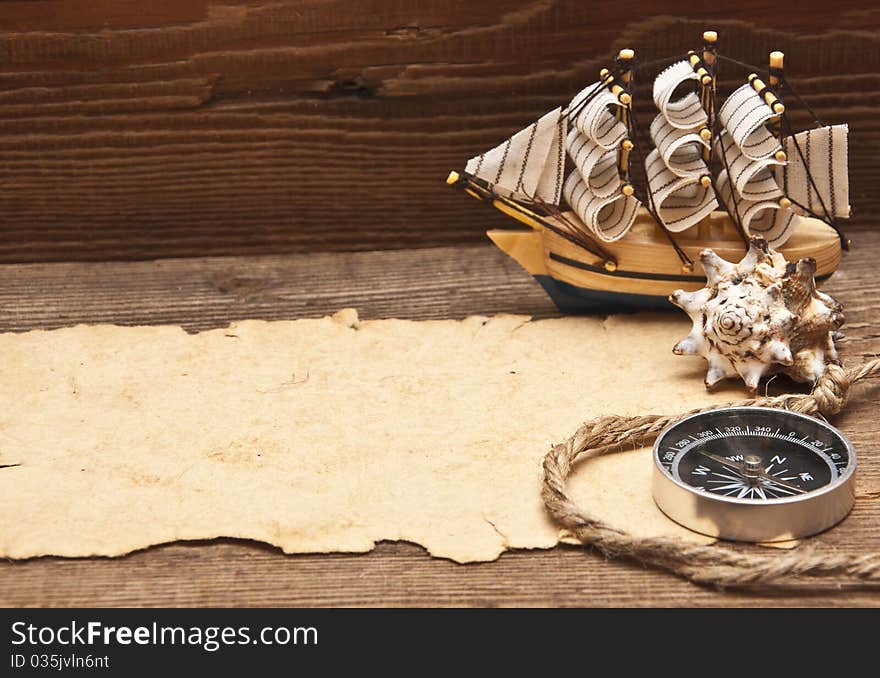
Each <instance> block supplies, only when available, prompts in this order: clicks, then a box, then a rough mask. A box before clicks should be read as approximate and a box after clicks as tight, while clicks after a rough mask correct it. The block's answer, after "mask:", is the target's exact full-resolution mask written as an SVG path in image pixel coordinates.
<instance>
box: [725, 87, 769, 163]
mask: <svg viewBox="0 0 880 678" xmlns="http://www.w3.org/2000/svg"><path fill="white" fill-rule="evenodd" d="M774 115H776V114H775V113H774V112H773V109H772V108H770V106H769V105H767V102H765V101H764V99H762V98H761V96H760V95H759V94H758V93H757V92H756V91H755V89H754V88H753V87H752V85H751V84H745V85H743V86H742V87H740V88H739V89H737V90H735V91H734V92H733V94H731V95H730V96H729V97H727V100H726V101H725V102H724V104H723V105H722V106H721V108H720V109H719V110H718V121H719V122H720V123H721V126H722V127H723V128H724V129H725V130H727V132H728V133H729V134H730V136H731V137H732V138H733V142H734V143H735V144H736V145H737V147H738V148H739V149H740V150H741V151H742V153H743V154H744V155H745V156H746V157H747V158H749V159H750V160H763V159H764V158H769V157H770V156H772V155H773V154H774V153H776V152H777V151H778V150H780V146H779V141H778V140H777V139H776V137H774V136H773V135H772V134H771V133H770V131H769V130H768V129H767V127H766V123H767V121H768V120H770V118H772V117H773V116H774Z"/></svg>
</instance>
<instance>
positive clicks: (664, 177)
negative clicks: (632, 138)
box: [645, 148, 718, 233]
mask: <svg viewBox="0 0 880 678" xmlns="http://www.w3.org/2000/svg"><path fill="white" fill-rule="evenodd" d="M700 162H701V163H702V165H703V167H704V168H705V167H706V163H705V162H703V159H702V157H700ZM645 171H646V172H647V174H648V185H649V186H650V187H651V194H652V196H653V200H654V209H655V210H656V212H657V216H658V217H659V218H660V220H661V221H662V222H663V225H664V226H666V228H667V229H669V230H670V231H672V232H673V233H678V232H680V231H684V230H686V229H688V228H691V227H692V226H694V225H696V224H697V223H698V222H699V221H700V219H702V218H704V217H707V216H708V215H709V214H711V212H712V210H714V209H715V208H716V207H717V206H718V201H717V200H715V193H714V192H713V191H712V186H711V184H709V185H708V186H704V185H703V184H702V183H701V181H700V177H699V176H696V177H695V176H687V177H680V176H677V175H675V174H674V173H673V172H672V171H671V170H670V169H669V167H668V166H667V165H666V163H665V161H664V160H663V157H662V156H661V155H660V152H659V151H658V150H657V149H656V148H655V149H654V150H653V151H651V152H650V153H649V154H648V157H647V158H646V159H645ZM704 171H705V172H708V170H704Z"/></svg>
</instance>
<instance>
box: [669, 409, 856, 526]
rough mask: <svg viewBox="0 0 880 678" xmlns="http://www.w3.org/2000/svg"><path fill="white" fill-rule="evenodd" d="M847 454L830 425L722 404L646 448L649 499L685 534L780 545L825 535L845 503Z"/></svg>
mask: <svg viewBox="0 0 880 678" xmlns="http://www.w3.org/2000/svg"><path fill="white" fill-rule="evenodd" d="M855 468H856V455H855V450H854V449H853V446H852V444H851V443H850V442H849V440H848V439H847V438H846V436H845V435H843V433H841V432H840V431H838V430H837V429H836V428H834V427H833V426H830V425H829V424H827V423H825V422H823V421H820V420H818V419H814V418H813V417H809V416H807V415H803V414H797V413H795V412H789V411H787V410H779V409H773V408H766V407H729V408H722V409H717V410H710V411H708V412H702V413H700V414H694V415H691V416H690V417H686V418H685V419H682V420H681V421H678V422H676V423H674V424H671V425H670V426H667V427H666V428H665V429H664V430H663V431H662V432H661V433H660V435H659V436H658V437H657V440H656V441H655V443H654V478H653V494H654V501H655V502H656V503H657V506H658V507H659V508H660V510H661V511H663V513H665V514H666V515H667V516H669V517H670V518H672V519H673V520H674V521H675V522H677V523H679V524H681V525H684V526H685V527H687V528H690V529H691V530H694V531H696V532H700V533H702V534H706V535H710V536H713V537H720V538H722V539H732V540H738V541H753V542H755V541H784V540H787V539H798V538H800V537H806V536H809V535H811V534H816V533H817V532H821V531H822V530H826V529H828V528H829V527H831V526H832V525H835V524H836V523H838V522H840V521H841V520H843V518H845V517H846V515H847V514H848V513H849V512H850V510H851V509H852V507H853V503H854V501H855V488H854V482H853V480H854V474H855Z"/></svg>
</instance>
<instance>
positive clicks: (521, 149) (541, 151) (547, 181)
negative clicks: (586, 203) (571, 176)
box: [465, 108, 567, 205]
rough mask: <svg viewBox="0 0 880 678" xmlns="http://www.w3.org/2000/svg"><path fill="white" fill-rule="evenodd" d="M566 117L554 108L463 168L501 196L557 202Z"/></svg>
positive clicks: (563, 167) (563, 160) (563, 157)
mask: <svg viewBox="0 0 880 678" xmlns="http://www.w3.org/2000/svg"><path fill="white" fill-rule="evenodd" d="M566 131H567V118H566V116H565V115H564V113H563V111H562V109H561V108H556V109H554V110H552V111H550V112H549V113H547V114H546V115H544V116H543V117H542V118H541V119H540V120H537V121H536V122H534V123H532V124H531V125H529V126H528V127H526V128H525V129H523V130H520V131H519V132H517V133H516V134H514V135H513V136H512V137H510V138H509V139H508V140H507V141H505V142H504V143H502V144H500V145H498V146H496V147H495V148H493V149H491V150H489V151H486V152H485V153H483V154H481V155H478V156H476V157H473V158H471V159H470V160H469V161H468V163H467V166H466V167H465V171H466V172H468V173H469V174H472V175H474V176H476V177H479V178H480V179H482V180H484V181H486V182H487V183H489V185H490V186H492V187H493V189H494V190H495V191H496V192H497V193H498V194H500V195H504V196H506V197H511V198H517V199H520V200H526V201H533V200H540V201H543V202H547V203H552V204H554V205H556V204H559V198H560V194H561V191H562V177H563V173H564V171H565V137H566Z"/></svg>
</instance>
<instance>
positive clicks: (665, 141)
mask: <svg viewBox="0 0 880 678" xmlns="http://www.w3.org/2000/svg"><path fill="white" fill-rule="evenodd" d="M697 81H698V76H697V74H696V73H695V72H694V69H693V67H692V66H691V65H690V64H689V63H688V62H687V61H680V62H677V63H675V64H673V65H672V66H670V67H669V68H667V69H666V70H664V71H663V72H662V73H660V75H658V76H657V78H656V79H655V80H654V92H653V94H654V103H655V104H656V105H657V108H658V109H659V110H660V114H659V115H657V117H655V118H654V121H653V122H652V123H651V139H652V140H653V142H654V146H655V148H654V150H653V151H651V153H649V154H648V157H647V158H645V172H646V174H647V177H648V186H649V189H650V192H651V195H652V198H653V203H654V210H655V212H656V215H657V218H658V219H660V221H661V222H663V225H664V226H665V227H666V228H667V229H668V230H670V231H672V232H679V231H684V230H686V229H688V228H691V227H692V226H694V225H696V224H697V223H698V222H699V221H700V220H701V219H703V218H704V217H706V216H708V215H709V214H710V213H711V212H712V210H714V209H715V208H716V207H717V206H718V201H717V200H716V199H715V193H714V191H713V190H712V186H711V184H708V182H706V181H704V179H703V177H708V176H710V173H709V168H708V166H707V165H706V161H705V160H704V159H703V149H706V148H708V144H707V142H706V141H705V140H704V139H703V137H702V136H701V135H700V132H701V130H702V129H703V128H705V126H706V123H707V120H708V117H707V115H706V112H705V111H704V110H703V107H702V105H701V104H700V99H699V97H698V96H697V94H696V92H695V91H693V88H692V87H689V88H688V91H686V92H685V93H684V94H683V95H681V96H678V98H674V97H676V94H677V93H679V92H681V88H682V86H683V85H687V86H690V85H692V84H693V83H695V82H697ZM704 183H707V184H708V185H704Z"/></svg>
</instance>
